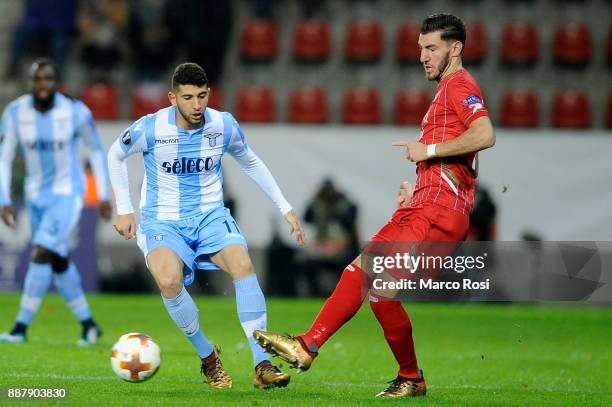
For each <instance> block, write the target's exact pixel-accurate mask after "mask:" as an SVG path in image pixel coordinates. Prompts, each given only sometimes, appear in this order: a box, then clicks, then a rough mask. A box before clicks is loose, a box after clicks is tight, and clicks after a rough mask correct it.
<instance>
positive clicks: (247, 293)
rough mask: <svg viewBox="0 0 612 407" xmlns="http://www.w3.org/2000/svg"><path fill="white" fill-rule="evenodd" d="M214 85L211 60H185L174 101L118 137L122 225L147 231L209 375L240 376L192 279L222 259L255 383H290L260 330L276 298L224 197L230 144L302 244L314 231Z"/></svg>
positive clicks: (155, 262)
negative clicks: (257, 334)
mask: <svg viewBox="0 0 612 407" xmlns="http://www.w3.org/2000/svg"><path fill="white" fill-rule="evenodd" d="M209 94H210V89H209V88H208V79H207V77H206V73H205V71H204V69H203V68H202V67H200V66H199V65H197V64H194V63H184V64H181V65H179V66H178V67H177V68H176V70H175V71H174V75H173V77H172V90H171V91H170V92H169V93H168V96H169V99H170V102H171V103H172V106H170V107H168V108H165V109H162V110H160V111H158V112H156V113H154V114H149V115H147V116H145V117H143V118H141V119H140V120H138V121H136V122H135V123H134V124H133V125H132V126H130V127H129V128H128V129H127V130H126V131H125V132H124V133H123V134H122V135H121V136H120V137H119V138H118V140H116V141H115V142H114V144H113V145H112V146H111V148H110V150H109V152H108V166H109V172H110V178H111V184H112V186H113V190H114V191H115V197H116V201H117V218H116V220H115V228H116V229H117V231H118V232H119V234H120V235H122V236H123V237H124V238H125V239H131V238H132V237H137V242H138V247H139V248H140V250H141V251H142V252H143V254H144V256H145V259H146V262H147V265H148V268H149V270H150V272H151V274H152V275H153V277H154V279H155V281H156V283H157V285H158V286H159V289H160V291H161V295H162V300H163V302H164V305H165V306H166V309H167V310H168V313H169V314H170V317H171V318H172V320H173V321H174V322H175V323H176V325H177V326H178V327H179V328H180V329H181V331H182V332H183V333H184V334H185V336H186V337H187V339H189V341H190V342H191V343H192V344H193V346H194V348H195V349H196V351H197V353H198V355H199V357H200V358H201V361H202V368H201V372H202V373H203V374H204V375H205V376H206V381H207V383H208V384H209V385H211V386H212V387H215V388H231V387H232V379H231V377H230V376H229V374H228V373H227V371H226V370H225V369H224V368H223V365H222V364H221V360H220V359H219V357H218V355H217V353H216V352H215V349H214V347H213V344H212V343H211V342H210V341H209V340H208V339H207V338H206V336H205V335H204V332H203V330H202V328H201V327H200V323H199V318H198V309H197V307H196V304H195V302H194V301H193V299H192V298H191V296H190V295H189V293H188V292H187V290H186V289H185V286H187V285H189V284H191V283H192V282H193V279H194V273H195V271H196V269H204V270H206V269H219V268H220V269H221V270H223V271H225V272H226V273H227V274H229V275H230V276H231V277H232V279H233V280H234V286H235V288H236V305H237V310H238V318H239V320H240V323H241V325H242V328H243V330H244V333H245V335H246V336H247V339H248V342H249V345H250V348H251V351H252V353H253V365H254V367H255V381H254V385H255V387H257V388H271V387H284V386H286V385H287V384H288V383H289V375H287V374H286V373H283V372H281V371H280V370H279V369H278V368H276V367H275V366H273V365H272V364H271V363H270V361H269V360H268V356H267V355H266V353H265V352H264V351H263V349H262V348H261V347H260V346H259V345H258V344H257V343H256V342H255V340H254V339H253V331H254V330H256V329H265V328H263V327H265V326H266V319H267V317H266V302H265V298H264V295H263V292H262V291H261V288H260V286H259V283H258V281H257V277H256V275H255V272H254V270H253V264H252V263H251V259H250V257H249V254H248V251H247V243H246V240H245V238H244V236H243V235H242V232H241V231H240V228H239V227H238V225H237V224H236V221H235V220H234V219H233V218H232V216H231V214H230V213H229V210H228V209H226V208H225V207H224V205H223V175H222V172H221V157H222V156H223V154H225V153H228V154H229V155H231V156H232V157H233V158H234V159H235V160H236V161H237V162H238V164H239V166H240V167H241V169H242V171H243V172H244V173H246V174H247V175H248V176H249V177H251V178H252V179H253V180H254V181H255V182H256V183H257V185H259V187H261V189H262V190H263V191H264V192H265V193H266V194H267V195H268V196H269V197H270V199H271V200H272V201H273V202H274V203H275V204H276V205H277V207H278V209H279V210H280V212H281V213H282V214H283V216H284V217H285V219H286V220H287V222H288V223H289V224H290V226H291V228H292V234H294V236H295V238H296V239H297V241H298V243H300V244H303V243H304V238H305V237H304V231H303V229H302V226H301V224H300V222H299V220H298V218H297V216H296V215H295V213H294V211H293V210H292V207H291V205H290V204H289V203H288V202H287V200H286V199H285V198H284V196H283V194H282V192H281V191H280V189H279V187H278V185H277V183H276V181H275V180H274V178H273V176H272V174H271V173H270V171H269V170H268V168H267V167H266V165H265V164H264V163H263V162H262V161H261V160H260V159H259V157H258V156H257V155H256V154H255V153H254V152H253V150H251V149H250V147H249V145H248V144H247V142H246V140H245V137H244V134H243V133H242V130H241V128H240V126H239V125H238V123H237V122H236V120H235V119H234V118H233V116H232V115H231V114H230V113H227V112H219V111H217V110H214V109H211V108H209V107H207V103H208V97H209ZM136 153H142V155H143V158H144V166H145V179H144V181H143V186H142V193H141V199H140V214H141V223H140V226H139V227H138V229H137V228H136V223H135V220H134V215H133V212H134V209H133V207H132V203H131V198H130V193H129V188H128V173H127V166H126V163H125V159H126V158H127V157H128V156H130V155H132V154H136Z"/></svg>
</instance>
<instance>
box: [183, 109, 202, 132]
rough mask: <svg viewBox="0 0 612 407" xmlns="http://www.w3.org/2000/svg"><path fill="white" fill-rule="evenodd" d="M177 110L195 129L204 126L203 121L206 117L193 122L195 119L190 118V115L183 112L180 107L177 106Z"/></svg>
mask: <svg viewBox="0 0 612 407" xmlns="http://www.w3.org/2000/svg"><path fill="white" fill-rule="evenodd" d="M176 110H178V112H179V114H180V115H181V116H182V117H183V119H184V120H185V121H186V122H187V123H189V125H190V126H193V127H194V128H195V127H199V126H201V125H202V120H204V115H203V114H202V118H201V119H200V120H198V121H196V122H194V121H193V119H192V118H191V117H190V115H188V114H186V113H185V112H183V110H182V109H181V108H179V107H178V105H177V106H176Z"/></svg>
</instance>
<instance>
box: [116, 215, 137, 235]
mask: <svg viewBox="0 0 612 407" xmlns="http://www.w3.org/2000/svg"><path fill="white" fill-rule="evenodd" d="M113 226H114V227H115V230H116V231H117V233H119V234H120V235H121V236H123V238H124V239H125V240H130V239H131V238H133V237H136V221H135V220H134V214H132V213H128V214H127V215H117V217H115V224H114V225H113Z"/></svg>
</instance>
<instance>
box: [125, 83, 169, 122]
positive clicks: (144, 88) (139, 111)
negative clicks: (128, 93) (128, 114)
mask: <svg viewBox="0 0 612 407" xmlns="http://www.w3.org/2000/svg"><path fill="white" fill-rule="evenodd" d="M167 106H170V101H169V100H168V90H167V89H166V88H165V87H164V86H163V85H152V84H144V85H140V86H138V87H136V88H135V89H134V90H133V91H132V119H138V118H141V117H142V116H146V115H147V114H149V113H155V112H157V111H158V110H160V109H163V108H164V107H167Z"/></svg>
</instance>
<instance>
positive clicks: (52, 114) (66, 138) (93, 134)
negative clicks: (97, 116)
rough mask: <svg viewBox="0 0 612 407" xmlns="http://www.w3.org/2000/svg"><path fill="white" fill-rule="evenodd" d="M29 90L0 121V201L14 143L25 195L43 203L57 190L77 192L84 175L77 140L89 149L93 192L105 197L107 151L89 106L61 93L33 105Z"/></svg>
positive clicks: (5, 199) (6, 197)
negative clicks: (49, 103)
mask: <svg viewBox="0 0 612 407" xmlns="http://www.w3.org/2000/svg"><path fill="white" fill-rule="evenodd" d="M33 103H34V100H33V97H32V95H24V96H21V97H20V98H18V99H16V100H15V101H13V102H11V103H10V104H9V105H8V106H7V107H6V109H5V110H4V113H3V115H2V123H1V125H0V206H4V205H9V204H10V203H11V200H10V194H9V191H10V181H11V165H12V162H13V158H14V155H15V149H16V147H17V145H19V146H20V147H21V151H22V153H23V157H24V161H25V165H26V179H25V185H24V189H25V197H26V200H27V201H28V202H33V203H36V204H39V205H46V204H47V203H49V202H50V201H51V200H52V199H54V197H56V196H64V195H74V196H79V197H82V196H83V194H84V192H85V176H84V173H83V169H82V166H81V162H80V156H79V147H78V142H77V140H78V139H79V138H81V139H82V140H83V141H84V142H85V144H86V146H87V147H88V150H89V158H90V163H91V166H92V168H93V170H94V173H95V175H96V178H97V187H98V196H99V197H100V199H101V200H103V201H105V200H108V199H109V177H108V172H107V167H106V155H105V152H104V148H103V147H102V144H101V143H100V139H99V137H98V133H97V131H96V128H95V125H94V121H93V118H92V115H91V112H90V111H89V109H88V108H87V106H85V105H84V104H83V103H82V102H81V101H79V100H76V99H72V98H69V97H67V96H64V95H62V94H60V93H56V94H55V99H54V106H53V108H51V109H50V110H48V111H46V112H39V111H37V110H36V109H34V104H33Z"/></svg>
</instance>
